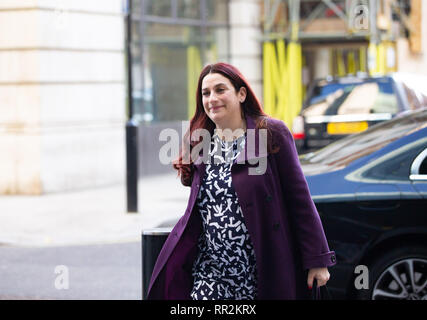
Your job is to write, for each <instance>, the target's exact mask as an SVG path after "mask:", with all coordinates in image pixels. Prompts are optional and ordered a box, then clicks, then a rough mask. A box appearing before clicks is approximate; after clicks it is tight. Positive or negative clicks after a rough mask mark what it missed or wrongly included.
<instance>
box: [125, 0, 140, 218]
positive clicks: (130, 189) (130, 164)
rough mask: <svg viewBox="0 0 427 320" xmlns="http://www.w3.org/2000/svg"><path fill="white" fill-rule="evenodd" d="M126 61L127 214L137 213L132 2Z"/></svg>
mask: <svg viewBox="0 0 427 320" xmlns="http://www.w3.org/2000/svg"><path fill="white" fill-rule="evenodd" d="M126 9H127V10H126V61H127V89H128V90H127V91H128V94H127V96H128V119H129V120H128V121H127V122H126V195H127V212H128V213H137V212H138V124H137V123H136V121H135V120H133V119H132V118H133V115H134V110H133V99H132V55H131V45H132V32H131V27H132V1H131V0H127V8H126Z"/></svg>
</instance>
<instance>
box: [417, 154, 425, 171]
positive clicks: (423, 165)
mask: <svg viewBox="0 0 427 320" xmlns="http://www.w3.org/2000/svg"><path fill="white" fill-rule="evenodd" d="M418 174H427V157H425V158H424V160H423V162H422V163H421V166H420V170H419V172H418Z"/></svg>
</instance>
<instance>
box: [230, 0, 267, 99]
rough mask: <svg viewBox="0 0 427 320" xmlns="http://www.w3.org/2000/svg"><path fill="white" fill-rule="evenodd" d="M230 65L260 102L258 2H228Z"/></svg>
mask: <svg viewBox="0 0 427 320" xmlns="http://www.w3.org/2000/svg"><path fill="white" fill-rule="evenodd" d="M229 12H230V27H231V29H230V52H231V64H232V65H235V66H236V67H237V68H238V69H239V70H240V71H241V72H242V73H243V75H244V76H245V77H246V78H247V80H248V81H249V84H250V85H251V86H252V89H253V90H254V92H255V94H256V95H257V97H258V98H259V100H260V102H262V43H261V41H260V37H261V35H262V30H261V25H260V23H261V22H260V18H261V7H260V1H259V0H231V1H230V7H229Z"/></svg>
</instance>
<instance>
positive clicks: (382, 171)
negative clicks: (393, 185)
mask: <svg viewBox="0 0 427 320" xmlns="http://www.w3.org/2000/svg"><path fill="white" fill-rule="evenodd" d="M426 147H427V137H425V138H422V139H419V140H417V141H416V142H414V143H412V144H411V145H409V146H408V145H403V146H401V147H400V148H399V149H398V150H396V151H394V152H393V153H392V154H388V155H387V156H386V158H385V159H382V160H381V161H379V163H377V164H376V165H374V166H373V167H371V168H369V169H368V170H366V171H365V172H363V173H362V174H361V175H362V176H363V177H366V178H370V179H377V180H400V181H408V180H409V176H410V173H411V165H412V163H413V161H414V160H415V158H416V157H417V156H418V155H419V154H420V152H421V151H423V150H424V149H425V148H426Z"/></svg>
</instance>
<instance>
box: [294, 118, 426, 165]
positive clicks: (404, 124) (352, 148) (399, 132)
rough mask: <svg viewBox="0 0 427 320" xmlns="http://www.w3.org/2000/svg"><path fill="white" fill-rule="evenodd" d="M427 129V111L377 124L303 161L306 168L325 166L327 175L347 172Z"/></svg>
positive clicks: (309, 155)
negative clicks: (351, 166)
mask: <svg viewBox="0 0 427 320" xmlns="http://www.w3.org/2000/svg"><path fill="white" fill-rule="evenodd" d="M424 127H427V111H425V110H424V111H420V112H416V113H414V114H410V115H406V116H403V117H398V118H395V119H393V120H390V121H386V122H382V123H380V124H377V125H375V126H373V127H371V128H370V129H368V130H366V131H363V132H361V133H358V134H354V135H350V136H348V137H345V138H343V139H340V140H338V141H336V142H334V143H332V144H330V145H328V146H326V147H325V148H322V149H320V150H317V151H315V152H312V153H308V154H306V155H303V156H301V157H300V160H301V163H302V164H310V163H312V164H315V163H316V164H322V167H324V168H325V171H329V170H336V169H340V168H344V167H345V166H347V165H348V164H349V163H351V162H353V161H355V160H357V159H359V158H361V157H364V156H367V155H369V154H371V153H373V152H375V151H377V150H379V149H381V148H382V147H384V146H386V145H388V144H389V143H391V142H393V141H395V140H397V139H399V138H401V137H403V136H405V135H408V134H410V133H412V132H414V131H416V130H420V129H422V128H424Z"/></svg>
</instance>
